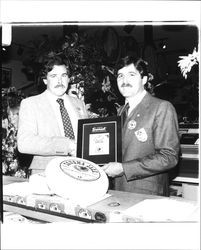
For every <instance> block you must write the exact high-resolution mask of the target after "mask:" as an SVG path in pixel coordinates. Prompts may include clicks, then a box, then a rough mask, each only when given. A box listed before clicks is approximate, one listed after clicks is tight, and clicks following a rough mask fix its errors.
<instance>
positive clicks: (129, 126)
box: [128, 120, 137, 130]
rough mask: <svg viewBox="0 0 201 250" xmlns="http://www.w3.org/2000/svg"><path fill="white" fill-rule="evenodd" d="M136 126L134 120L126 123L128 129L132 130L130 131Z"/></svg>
mask: <svg viewBox="0 0 201 250" xmlns="http://www.w3.org/2000/svg"><path fill="white" fill-rule="evenodd" d="M136 125H137V123H136V121H135V120H131V121H129V123H128V129H130V130H132V129H134V128H135V127H136Z"/></svg>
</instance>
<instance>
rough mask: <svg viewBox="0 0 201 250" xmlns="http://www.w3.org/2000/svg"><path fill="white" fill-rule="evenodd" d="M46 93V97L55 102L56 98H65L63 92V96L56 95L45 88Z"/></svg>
mask: <svg viewBox="0 0 201 250" xmlns="http://www.w3.org/2000/svg"><path fill="white" fill-rule="evenodd" d="M46 94H47V96H48V99H49V100H50V101H51V102H56V100H57V99H59V98H60V99H63V100H65V99H66V96H67V95H66V94H64V95H63V96H56V95H53V94H52V93H51V92H50V91H49V90H46Z"/></svg>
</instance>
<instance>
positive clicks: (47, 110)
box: [41, 91, 61, 134]
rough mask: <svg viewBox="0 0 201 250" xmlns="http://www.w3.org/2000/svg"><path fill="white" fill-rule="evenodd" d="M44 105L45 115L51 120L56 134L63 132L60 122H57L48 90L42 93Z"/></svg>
mask: <svg viewBox="0 0 201 250" xmlns="http://www.w3.org/2000/svg"><path fill="white" fill-rule="evenodd" d="M41 102H42V107H44V116H45V117H46V118H47V120H49V121H50V124H51V129H52V130H54V131H55V133H56V134H58V133H59V134H61V132H60V128H59V124H58V122H57V117H56V115H55V112H54V110H53V108H52V105H51V103H50V101H49V98H48V96H47V93H46V91H45V92H43V93H42V94H41Z"/></svg>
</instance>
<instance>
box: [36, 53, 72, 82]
mask: <svg viewBox="0 0 201 250" xmlns="http://www.w3.org/2000/svg"><path fill="white" fill-rule="evenodd" d="M55 65H57V66H59V65H65V66H66V68H67V73H68V75H70V70H69V64H68V61H67V59H66V58H63V57H62V56H60V55H56V54H51V55H47V56H46V57H45V59H44V62H43V65H42V69H41V74H40V75H41V78H42V79H45V78H46V77H47V73H48V72H50V71H51V70H52V69H53V67H54V66H55Z"/></svg>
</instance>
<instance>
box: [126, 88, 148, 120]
mask: <svg viewBox="0 0 201 250" xmlns="http://www.w3.org/2000/svg"><path fill="white" fill-rule="evenodd" d="M146 93H147V91H146V90H143V91H142V92H141V93H140V94H138V95H136V96H135V98H132V99H129V109H128V115H130V113H131V111H132V110H133V109H134V108H135V107H136V106H137V105H138V104H139V103H140V102H141V101H142V99H143V97H144V96H145V95H146Z"/></svg>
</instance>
